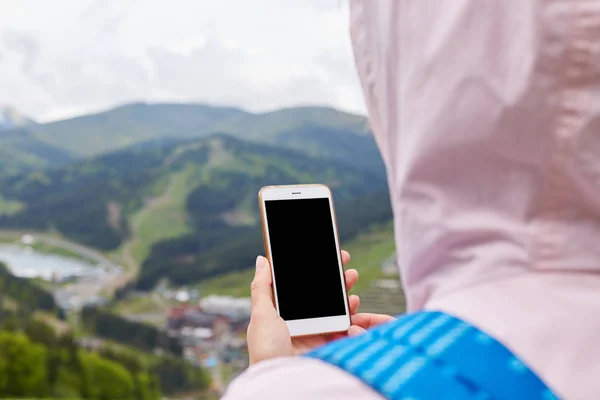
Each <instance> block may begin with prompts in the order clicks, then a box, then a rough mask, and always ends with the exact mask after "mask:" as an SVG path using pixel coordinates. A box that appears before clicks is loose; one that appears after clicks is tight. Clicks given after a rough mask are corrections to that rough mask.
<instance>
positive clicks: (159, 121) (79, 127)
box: [31, 103, 381, 167]
mask: <svg viewBox="0 0 600 400" xmlns="http://www.w3.org/2000/svg"><path fill="white" fill-rule="evenodd" d="M31 133H32V136H34V137H35V138H36V139H38V140H40V141H42V142H44V143H46V144H48V145H50V146H52V147H56V148H60V149H62V150H63V151H65V152H67V153H69V154H73V155H74V156H77V157H81V158H83V157H90V156H97V155H100V154H104V153H107V152H111V151H115V150H119V149H122V148H125V147H128V146H131V145H135V144H138V143H142V142H148V141H151V140H154V139H165V138H171V139H173V138H175V139H183V138H188V139H189V138H197V137H204V136H208V135H211V134H215V133H224V134H230V135H232V136H235V137H239V138H242V139H246V140H252V141H257V142H261V143H266V144H278V145H282V146H284V147H288V148H291V149H295V150H300V151H305V152H306V151H307V149H309V150H310V154H311V155H322V154H331V155H332V156H333V158H339V159H345V160H353V159H358V160H362V159H363V158H365V159H366V163H367V164H369V163H376V162H379V167H381V163H380V161H379V154H378V153H377V148H376V146H375V143H374V141H373V139H372V137H371V135H369V134H368V130H367V123H366V120H365V118H364V117H361V116H358V115H353V114H348V113H344V112H341V111H338V110H335V109H332V108H326V107H296V108H287V109H283V110H278V111H273V112H268V113H261V114H252V113H248V112H246V111H243V110H240V109H237V108H227V107H213V106H207V105H202V104H146V103H135V104H128V105H124V106H121V107H117V108H115V109H112V110H108V111H105V112H100V113H97V114H91V115H85V116H81V117H77V118H72V119H68V120H63V121H57V122H52V123H48V124H42V125H36V126H35V127H32V128H31ZM330 133H333V135H346V136H349V137H350V138H351V140H352V141H353V142H354V143H355V146H354V147H356V148H360V149H361V150H362V149H364V150H366V153H365V155H364V156H362V157H359V158H356V157H354V156H356V153H355V150H356V149H355V148H352V149H348V148H338V146H337V143H335V141H332V140H331V139H329V140H328V139H326V138H322V136H323V135H325V136H327V135H329V134H330ZM349 150H350V151H349Z"/></svg>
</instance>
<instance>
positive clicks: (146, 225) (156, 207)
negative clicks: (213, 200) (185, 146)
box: [131, 168, 196, 263]
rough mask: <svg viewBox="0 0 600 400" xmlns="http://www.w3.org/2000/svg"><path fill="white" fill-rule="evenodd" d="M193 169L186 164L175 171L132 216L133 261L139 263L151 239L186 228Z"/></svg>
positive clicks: (167, 235)
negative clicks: (155, 195) (160, 190)
mask: <svg viewBox="0 0 600 400" xmlns="http://www.w3.org/2000/svg"><path fill="white" fill-rule="evenodd" d="M194 172H196V171H194V169H193V168H186V169H184V170H183V171H181V172H179V173H178V174H175V175H174V176H173V177H172V179H171V182H170V183H169V185H168V187H167V190H166V191H165V192H164V193H163V194H162V195H161V196H160V197H158V198H156V199H154V200H151V201H150V204H149V205H148V206H147V207H145V208H143V209H142V210H141V211H139V212H138V213H137V214H135V215H134V216H133V219H132V221H133V230H134V232H135V234H134V240H133V242H132V243H131V252H132V256H133V258H134V259H135V261H136V262H138V263H141V262H142V261H143V260H144V259H145V258H146V257H147V256H148V254H149V253H150V248H151V247H152V244H153V243H156V242H158V241H160V240H164V239H169V238H173V237H178V236H181V235H184V234H185V233H187V232H188V228H187V224H186V213H185V199H186V198H187V193H188V192H189V190H190V180H191V179H192V176H193V174H194Z"/></svg>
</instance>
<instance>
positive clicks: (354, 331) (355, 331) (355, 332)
mask: <svg viewBox="0 0 600 400" xmlns="http://www.w3.org/2000/svg"><path fill="white" fill-rule="evenodd" d="M365 332H366V330H365V329H364V328H361V327H360V326H357V325H351V326H350V328H349V329H348V336H359V335H362V334H363V333H365Z"/></svg>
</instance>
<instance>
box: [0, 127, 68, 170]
mask: <svg viewBox="0 0 600 400" xmlns="http://www.w3.org/2000/svg"><path fill="white" fill-rule="evenodd" d="M72 159H73V157H71V155H70V154H69V153H68V152H67V151H65V150H61V146H58V147H55V146H53V145H51V144H48V143H45V142H43V141H40V140H38V139H36V138H35V136H33V135H32V133H31V132H29V131H27V130H25V129H15V130H7V131H0V176H6V175H12V174H15V173H18V172H21V171H24V170H32V169H36V168H42V167H47V166H52V165H58V164H62V163H66V162H68V161H70V160H72Z"/></svg>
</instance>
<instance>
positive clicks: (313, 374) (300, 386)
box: [223, 357, 382, 400]
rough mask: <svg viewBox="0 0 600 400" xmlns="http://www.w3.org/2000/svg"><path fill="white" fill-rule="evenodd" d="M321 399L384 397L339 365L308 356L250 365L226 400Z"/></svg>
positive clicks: (374, 398) (231, 388)
mask: <svg viewBox="0 0 600 400" xmlns="http://www.w3.org/2000/svg"><path fill="white" fill-rule="evenodd" d="M319 398H327V399H332V400H335V399H344V400H354V399H356V400H358V399H373V400H380V399H382V397H381V396H380V395H379V394H377V393H376V392H375V391H373V390H372V389H371V388H369V387H368V386H366V385H365V384H364V383H362V382H361V381H360V380H358V379H357V378H355V377H354V376H352V375H350V374H348V373H346V372H344V371H342V370H341V369H338V368H337V367H334V366H332V365H329V364H326V363H324V362H322V361H319V360H315V359H312V358H308V357H285V358H278V359H274V360H269V361H263V362H261V363H259V364H257V365H255V366H252V367H250V368H249V369H248V370H247V371H246V372H244V373H243V374H242V375H240V376H239V377H238V378H236V379H235V380H234V381H233V382H232V383H231V384H230V385H229V387H228V389H227V392H226V393H225V396H224V397H223V400H236V399H247V400H252V399H261V400H269V399H288V400H295V399H298V400H299V399H302V400H304V399H319Z"/></svg>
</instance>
